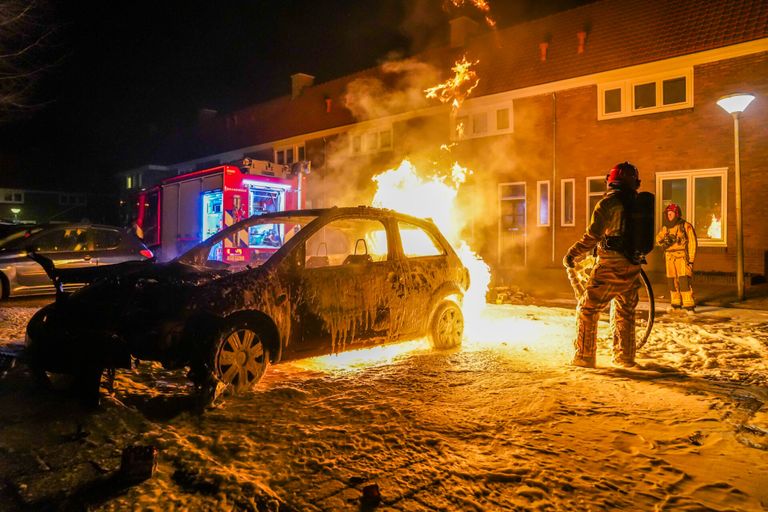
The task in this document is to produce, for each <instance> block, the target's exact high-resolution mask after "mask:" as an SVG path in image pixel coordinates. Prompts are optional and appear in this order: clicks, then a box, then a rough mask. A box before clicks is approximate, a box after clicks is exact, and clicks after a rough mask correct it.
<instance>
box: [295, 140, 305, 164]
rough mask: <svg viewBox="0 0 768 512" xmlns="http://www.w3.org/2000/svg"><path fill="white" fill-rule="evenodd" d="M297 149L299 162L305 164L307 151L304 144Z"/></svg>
mask: <svg viewBox="0 0 768 512" xmlns="http://www.w3.org/2000/svg"><path fill="white" fill-rule="evenodd" d="M297 149H298V152H299V162H303V161H304V160H306V149H305V148H304V145H303V144H302V145H301V146H299V147H298V148H297Z"/></svg>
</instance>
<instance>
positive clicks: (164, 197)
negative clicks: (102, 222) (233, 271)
mask: <svg viewBox="0 0 768 512" xmlns="http://www.w3.org/2000/svg"><path fill="white" fill-rule="evenodd" d="M309 168H310V167H309V162H296V163H294V164H292V165H290V166H289V165H278V164H273V163H272V162H267V161H263V160H252V159H245V160H243V165H242V166H235V165H221V166H217V167H212V168H210V169H203V170H199V171H194V172H190V173H187V174H181V175H178V176H174V177H172V178H168V179H166V180H163V182H162V183H161V184H160V185H157V186H155V187H152V188H150V189H148V190H143V191H141V192H139V195H138V198H137V201H136V205H137V211H136V227H137V232H138V233H139V234H140V235H141V236H142V238H143V239H144V242H145V243H146V244H147V245H148V246H149V247H151V248H152V250H153V251H154V252H155V254H156V255H158V259H160V260H162V261H165V260H170V259H172V258H174V257H176V256H178V255H179V254H182V253H183V252H185V251H186V250H187V249H189V248H190V247H192V246H194V245H197V244H198V243H200V242H201V241H203V240H205V239H207V238H208V237H210V236H212V235H215V234H216V233H218V232H219V231H221V230H222V229H224V228H225V227H228V226H231V225H232V224H235V223H237V222H239V221H241V220H243V219H245V218H247V217H250V216H253V215H261V214H263V213H270V212H277V211H283V210H295V209H302V208H304V204H305V202H304V196H303V195H302V181H303V177H304V175H306V174H308V173H309ZM256 228H257V229H251V230H250V231H248V232H247V233H246V232H243V233H240V234H238V236H237V237H236V238H235V239H232V240H228V241H227V242H226V243H225V246H221V247H215V248H214V250H215V251H217V252H218V254H216V255H214V257H215V258H216V259H219V260H222V261H249V260H251V259H254V258H259V257H266V256H268V255H270V254H272V253H273V252H274V251H275V250H277V249H278V248H279V247H280V245H282V244H281V243H280V241H281V240H283V237H284V236H285V233H281V232H279V231H280V229H281V228H280V227H278V226H256Z"/></svg>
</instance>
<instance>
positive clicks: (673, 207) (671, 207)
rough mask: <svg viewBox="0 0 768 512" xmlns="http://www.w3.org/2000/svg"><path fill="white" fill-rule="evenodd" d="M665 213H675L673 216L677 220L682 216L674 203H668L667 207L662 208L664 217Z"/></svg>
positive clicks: (678, 207)
mask: <svg viewBox="0 0 768 512" xmlns="http://www.w3.org/2000/svg"><path fill="white" fill-rule="evenodd" d="M667 212H675V216H676V217H677V218H678V219H679V218H680V217H682V216H683V213H682V210H680V206H679V205H677V204H675V203H669V204H668V205H667V207H666V208H664V215H666V214H667Z"/></svg>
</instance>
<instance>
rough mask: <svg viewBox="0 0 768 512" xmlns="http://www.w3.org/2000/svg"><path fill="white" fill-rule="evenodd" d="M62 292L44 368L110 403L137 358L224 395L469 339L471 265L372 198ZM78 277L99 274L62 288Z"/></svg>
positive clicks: (243, 227) (37, 327)
mask: <svg viewBox="0 0 768 512" xmlns="http://www.w3.org/2000/svg"><path fill="white" fill-rule="evenodd" d="M37 258H38V259H39V260H41V264H43V266H44V267H45V268H46V271H47V272H48V273H49V275H50V276H51V278H52V279H53V280H54V283H55V285H56V287H57V290H58V294H57V300H56V302H54V303H53V304H51V305H49V306H47V307H45V308H43V309H41V310H40V311H39V312H38V313H37V314H36V315H35V316H34V317H33V318H32V319H31V320H30V322H29V325H28V326H27V346H26V353H27V356H28V360H29V362H30V366H31V367H32V368H33V370H35V371H36V372H37V373H38V374H42V373H43V372H47V371H50V372H58V373H68V374H73V375H75V377H76V382H77V383H79V385H80V386H81V388H82V390H83V391H84V392H85V393H87V395H88V396H91V397H93V396H95V397H96V398H97V399H98V392H99V383H100V378H101V375H102V373H103V371H104V369H114V368H129V367H130V366H131V363H132V358H138V359H141V360H152V361H159V362H160V363H162V365H163V366H164V367H165V368H168V369H180V368H185V367H186V368H189V373H188V376H189V378H190V379H191V380H192V381H193V383H194V384H195V385H196V387H197V388H198V389H199V390H200V391H201V396H204V397H207V398H208V399H213V398H214V397H215V396H216V395H218V393H219V392H221V391H223V390H227V391H229V392H231V393H235V394H237V393H241V392H244V391H247V390H249V389H251V388H252V387H253V386H254V385H255V384H256V383H257V382H258V381H259V380H260V379H261V377H262V376H263V374H264V372H265V370H266V369H267V367H268V366H269V364H273V363H278V362H280V361H288V360H292V359H298V358H304V357H310V356H318V355H324V354H334V353H339V352H343V351H347V350H354V349H359V348H364V347H369V346H372V345H377V344H384V343H392V342H398V341H403V340H408V339H415V338H418V337H422V336H425V335H428V336H429V338H430V339H431V342H432V344H433V345H434V346H435V347H437V348H448V347H453V346H456V345H458V344H460V342H461V339H462V335H463V316H462V311H461V301H462V297H463V294H464V292H465V291H466V289H467V288H468V286H469V273H468V272H467V269H466V268H465V267H464V266H463V265H462V263H461V262H460V260H459V258H458V256H457V255H456V253H455V252H454V250H453V249H452V248H451V246H450V244H449V243H448V242H447V241H446V239H445V237H444V236H443V235H442V234H441V233H440V231H439V230H438V229H437V227H436V226H435V225H434V223H432V222H431V221H429V220H424V219H419V218H416V217H411V216H408V215H404V214H400V213H397V212H394V211H391V210H383V209H376V208H369V207H356V208H336V207H334V208H329V209H317V210H297V211H290V212H275V213H269V214H265V215H261V216H255V217H251V218H249V219H246V220H244V221H242V222H239V223H237V224H235V225H233V226H230V227H229V228H227V229H225V230H223V231H221V232H220V233H218V234H216V235H214V236H212V237H210V238H209V239H207V240H205V241H204V242H202V243H201V244H199V245H198V246H196V247H194V248H192V249H191V250H189V251H188V252H186V253H185V254H183V255H181V256H180V257H178V258H176V259H175V260H173V261H171V262H168V263H155V262H125V263H121V264H118V265H114V266H111V267H109V268H106V269H86V270H74V269H73V270H67V269H65V270H59V269H55V268H54V267H53V265H52V264H50V262H49V261H48V262H46V261H45V258H39V257H37ZM70 280H78V281H79V282H80V281H87V282H90V283H91V284H90V285H89V286H86V287H85V288H83V289H81V290H79V291H77V292H75V293H73V294H71V295H70V294H66V293H64V292H63V283H66V282H68V281H70Z"/></svg>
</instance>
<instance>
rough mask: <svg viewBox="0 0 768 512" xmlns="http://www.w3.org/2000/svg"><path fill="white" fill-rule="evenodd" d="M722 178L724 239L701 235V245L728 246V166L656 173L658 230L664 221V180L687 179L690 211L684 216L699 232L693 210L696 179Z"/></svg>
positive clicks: (722, 226) (721, 196)
mask: <svg viewBox="0 0 768 512" xmlns="http://www.w3.org/2000/svg"><path fill="white" fill-rule="evenodd" d="M715 177H717V178H720V179H722V184H723V185H722V188H721V190H720V204H721V207H722V212H723V216H722V218H721V219H720V224H721V229H722V230H723V239H722V240H717V241H712V240H707V239H702V238H701V237H699V241H698V243H699V246H700V247H728V168H727V167H717V168H713V169H691V170H687V171H668V172H657V173H656V197H657V200H656V232H659V231H660V230H661V223H662V221H663V214H664V210H663V205H662V197H661V193H662V184H663V182H664V180H674V179H682V178H685V179H686V186H685V189H686V190H685V192H686V197H685V201H686V203H687V208H688V210H689V211H687V212H683V217H684V218H685V220H687V221H688V222H690V223H691V225H693V228H694V229H695V230H697V234H698V228H697V226H696V224H695V221H696V219H695V217H694V215H693V212H694V211H695V205H696V187H695V186H694V183H695V179H696V178H715Z"/></svg>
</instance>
